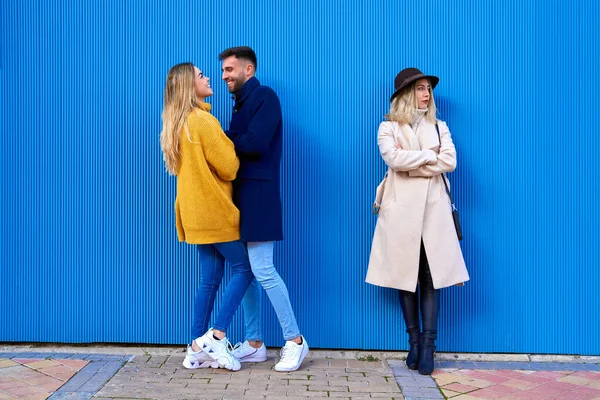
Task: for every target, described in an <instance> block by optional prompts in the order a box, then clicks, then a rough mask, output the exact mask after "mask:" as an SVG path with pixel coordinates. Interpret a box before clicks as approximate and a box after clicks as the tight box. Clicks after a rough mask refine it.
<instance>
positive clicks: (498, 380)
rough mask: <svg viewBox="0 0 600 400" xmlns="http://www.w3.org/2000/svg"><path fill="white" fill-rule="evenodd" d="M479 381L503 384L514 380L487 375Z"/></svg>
mask: <svg viewBox="0 0 600 400" xmlns="http://www.w3.org/2000/svg"><path fill="white" fill-rule="evenodd" d="M479 379H483V380H485V381H488V382H493V383H502V382H506V381H510V380H512V379H513V378H508V377H506V376H498V375H493V374H486V375H482V376H480V377H479Z"/></svg>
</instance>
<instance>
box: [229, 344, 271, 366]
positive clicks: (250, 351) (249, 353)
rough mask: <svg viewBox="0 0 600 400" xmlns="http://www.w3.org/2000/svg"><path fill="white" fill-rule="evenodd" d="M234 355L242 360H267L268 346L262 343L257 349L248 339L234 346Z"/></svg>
mask: <svg viewBox="0 0 600 400" xmlns="http://www.w3.org/2000/svg"><path fill="white" fill-rule="evenodd" d="M233 356H234V357H235V358H237V359H238V360H239V361H240V362H263V361H267V348H266V347H265V344H264V343H262V344H261V345H260V347H259V348H258V349H255V348H254V347H252V346H250V343H248V341H247V340H246V341H245V342H244V343H238V344H236V345H235V346H234V348H233Z"/></svg>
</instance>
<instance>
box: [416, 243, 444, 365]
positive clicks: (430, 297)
mask: <svg viewBox="0 0 600 400" xmlns="http://www.w3.org/2000/svg"><path fill="white" fill-rule="evenodd" d="M419 284H420V288H419V289H420V294H421V317H422V318H423V335H421V351H420V353H419V373H420V374H421V375H431V373H432V372H433V354H434V353H435V340H436V339H437V326H438V312H439V309H440V293H439V292H440V291H439V290H436V289H435V288H434V287H433V280H432V279H431V271H430V269H429V263H428V262H427V255H426V254H425V247H424V246H423V242H421V259H420V263H419Z"/></svg>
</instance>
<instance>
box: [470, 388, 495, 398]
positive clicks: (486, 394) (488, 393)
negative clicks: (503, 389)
mask: <svg viewBox="0 0 600 400" xmlns="http://www.w3.org/2000/svg"><path fill="white" fill-rule="evenodd" d="M469 396H473V397H477V398H478V399H497V398H499V397H500V396H501V395H500V394H499V393H498V392H494V391H493V390H488V388H485V389H479V390H476V391H474V392H470V393H469Z"/></svg>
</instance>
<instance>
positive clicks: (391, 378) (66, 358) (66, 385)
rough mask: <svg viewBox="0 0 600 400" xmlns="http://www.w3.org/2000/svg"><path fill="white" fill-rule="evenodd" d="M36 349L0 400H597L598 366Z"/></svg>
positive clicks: (528, 359) (2, 376) (2, 379)
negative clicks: (187, 364) (232, 360)
mask: <svg viewBox="0 0 600 400" xmlns="http://www.w3.org/2000/svg"><path fill="white" fill-rule="evenodd" d="M38 346H39V345H38ZM39 347H42V348H43V349H44V351H45V352H43V353H42V352H40V348H36V346H35V345H32V346H25V347H23V346H21V347H19V346H0V400H4V399H15V398H23V399H27V398H29V399H43V398H47V397H48V396H50V397H49V398H50V399H53V400H54V399H89V398H93V399H96V400H106V399H120V400H123V399H206V400H209V399H264V400H266V399H282V398H285V399H311V398H324V397H333V398H337V399H352V400H357V399H367V398H371V399H372V398H378V399H396V400H401V399H406V400H417V399H418V400H425V399H428V400H433V399H445V398H451V399H453V400H454V399H456V400H474V399H497V398H502V399H509V400H510V399H514V400H523V399H530V400H543V399H548V400H556V399H565V400H591V399H594V400H600V357H577V356H536V355H526V354H517V355H501V354H490V355H486V354H449V353H438V354H437V355H436V371H435V372H434V374H433V376H432V377H428V376H421V375H419V374H418V373H416V372H415V371H410V370H408V369H407V368H406V366H405V364H404V361H403V358H404V357H405V356H406V353H405V352H357V351H325V350H316V351H314V350H311V352H310V353H309V355H308V357H307V358H306V359H305V361H304V363H303V365H302V367H301V369H300V370H298V371H296V372H291V373H280V372H276V371H274V370H273V366H274V364H275V362H276V361H277V357H278V352H277V351H276V350H274V349H270V350H269V351H268V357H269V358H268V360H267V362H265V363H259V364H242V369H241V370H240V371H238V372H231V371H228V370H223V369H216V370H215V369H198V370H186V369H185V368H183V366H182V365H181V362H182V361H183V357H184V348H183V347H170V348H167V347H164V346H160V347H156V346H155V347H152V346H149V347H136V346H122V347H118V346H107V345H94V346H78V347H75V348H73V347H71V348H69V346H57V347H56V348H52V347H48V346H43V345H42V346H39ZM1 351H5V353H2V352H1ZM111 353H112V354H111ZM117 353H118V354H117ZM35 374H38V375H35ZM34 375H35V376H34ZM49 378H52V379H53V380H52V379H49Z"/></svg>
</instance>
